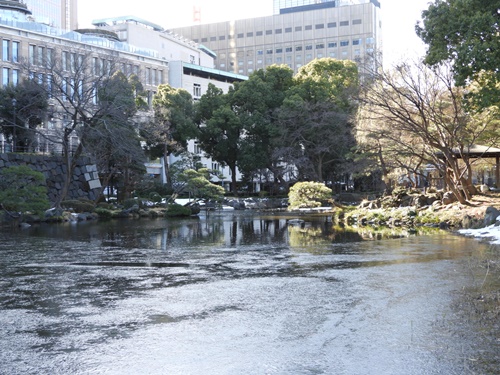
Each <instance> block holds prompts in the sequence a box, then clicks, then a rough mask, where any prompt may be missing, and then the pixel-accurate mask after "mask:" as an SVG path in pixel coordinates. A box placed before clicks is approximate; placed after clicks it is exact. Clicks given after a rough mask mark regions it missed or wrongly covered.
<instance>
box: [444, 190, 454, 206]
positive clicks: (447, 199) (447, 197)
mask: <svg viewBox="0 0 500 375" xmlns="http://www.w3.org/2000/svg"><path fill="white" fill-rule="evenodd" d="M456 201H457V199H456V198H455V195H454V194H453V193H452V192H451V191H447V192H446V193H444V194H443V199H442V203H443V204H444V205H447V204H451V203H454V202H456Z"/></svg>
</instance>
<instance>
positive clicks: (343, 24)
mask: <svg viewBox="0 0 500 375" xmlns="http://www.w3.org/2000/svg"><path fill="white" fill-rule="evenodd" d="M340 26H349V21H340Z"/></svg>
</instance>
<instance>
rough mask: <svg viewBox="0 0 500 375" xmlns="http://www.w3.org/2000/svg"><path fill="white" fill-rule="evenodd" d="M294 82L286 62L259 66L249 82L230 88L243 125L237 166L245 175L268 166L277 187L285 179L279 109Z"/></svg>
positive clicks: (232, 102) (230, 96)
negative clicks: (263, 66) (281, 153)
mask: <svg viewBox="0 0 500 375" xmlns="http://www.w3.org/2000/svg"><path fill="white" fill-rule="evenodd" d="M293 84H294V82H293V71H292V70H291V69H290V68H289V67H288V66H286V65H282V66H277V65H272V66H270V67H268V68H266V69H265V70H264V69H259V70H257V71H256V72H254V73H253V74H251V75H250V77H249V79H248V80H247V81H243V82H239V83H236V84H235V85H234V88H233V89H230V90H229V100H230V102H231V105H232V108H233V109H234V111H235V113H236V114H237V116H238V118H239V119H240V121H241V124H242V126H243V128H244V137H243V138H242V140H241V146H242V148H241V157H240V159H239V161H238V168H239V169H240V170H241V171H242V172H243V173H244V174H246V175H249V176H251V175H252V172H255V171H256V170H260V169H268V170H269V171H271V173H272V175H273V179H272V180H273V183H274V185H275V187H277V186H276V185H278V184H283V183H284V182H285V180H284V178H283V174H284V172H285V164H284V163H283V159H282V158H281V157H280V155H279V153H278V152H276V151H277V150H278V149H279V148H280V147H281V144H280V141H281V140H282V137H281V129H280V126H279V122H278V114H277V109H278V108H279V107H280V106H281V105H282V104H283V100H284V99H285V97H286V95H287V92H288V90H289V89H290V87H292V85H293Z"/></svg>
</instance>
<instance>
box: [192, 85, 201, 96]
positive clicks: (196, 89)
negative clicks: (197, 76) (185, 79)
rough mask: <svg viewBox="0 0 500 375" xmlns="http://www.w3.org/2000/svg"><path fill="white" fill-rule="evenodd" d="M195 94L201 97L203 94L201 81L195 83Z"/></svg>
mask: <svg viewBox="0 0 500 375" xmlns="http://www.w3.org/2000/svg"><path fill="white" fill-rule="evenodd" d="M193 96H194V97H195V98H199V97H200V96H201V85H200V84H199V83H195V84H193Z"/></svg>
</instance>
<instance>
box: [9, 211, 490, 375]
mask: <svg viewBox="0 0 500 375" xmlns="http://www.w3.org/2000/svg"><path fill="white" fill-rule="evenodd" d="M297 219H298V220H297ZM386 238H392V240H387V239H386ZM367 239H368V240H369V241H366V240H367ZM484 249H485V246H483V245H481V244H477V243H476V242H474V241H472V240H470V239H467V238H463V237H458V236H451V235H449V234H445V233H442V232H436V233H435V234H434V235H432V236H428V235H424V236H419V235H415V234H414V233H412V234H410V233H408V232H405V231H404V230H401V231H394V230H392V229H391V230H387V231H385V232H384V231H379V232H374V231H370V230H368V229H366V228H363V229H360V230H354V229H352V228H343V227H339V226H336V225H335V224H334V223H332V222H331V218H330V217H328V216H300V217H299V218H298V217H296V216H291V215H289V214H284V213H281V214H268V215H259V214H253V213H249V212H235V213H224V214H217V213H216V214H211V215H210V216H209V217H205V216H201V217H199V218H190V219H182V220H163V219H157V220H122V221H110V222H104V223H78V224H77V225H74V224H65V225H46V226H45V225H41V226H36V227H32V228H29V229H28V230H25V231H19V232H16V233H3V234H0V373H2V374H3V373H6V374H7V373H8V374H49V373H50V374H51V373H61V374H63V373H64V374H66V373H72V374H88V373H107V374H137V373H149V374H165V373H168V374H186V373H191V374H233V373H245V374H264V373H266V374H309V373H310V374H313V373H317V374H319V373H327V374H360V375H361V374H398V375H399V374H402V373H404V374H413V375H417V374H418V375H419V374H422V373H429V374H433V373H446V374H462V373H474V372H476V373H480V372H481V371H479V370H478V369H477V368H476V367H475V366H477V363H481V366H483V367H482V368H492V367H493V366H494V365H495V364H496V363H495V362H494V359H493V358H494V355H495V354H494V353H495V350H494V349H497V348H498V345H499V344H498V342H495V341H494V340H485V341H484V342H481V341H480V340H479V341H478V340H476V339H475V337H476V336H474V335H473V334H471V332H470V330H471V329H472V328H471V325H469V324H468V323H467V322H468V321H467V320H464V321H462V320H461V321H460V324H458V323H457V319H455V317H456V314H455V312H454V310H453V306H454V305H453V303H455V302H456V301H457V298H455V297H456V295H457V293H459V292H461V291H462V290H464V288H465V286H470V285H471V282H470V274H469V273H468V272H467V268H466V267H464V262H466V261H468V259H470V258H469V257H470V255H471V254H472V253H476V252H480V251H485V250H484ZM466 266H468V263H467V264H466ZM473 276H474V277H473V283H472V286H474V283H476V280H483V279H485V277H484V273H483V274H481V273H480V272H479V274H474V275H473ZM459 301H461V300H459ZM462 305H463V302H462ZM474 306H477V304H475V305H474ZM468 319H471V318H470V316H469V318H468ZM472 327H475V326H474V325H472ZM472 337H474V339H472ZM481 345H483V346H481ZM495 345H496V346H495ZM482 353H487V355H486V354H482ZM491 353H493V354H491ZM478 357H480V359H481V362H479V361H477V362H471V361H469V358H478ZM488 366H490V367H488Z"/></svg>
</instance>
